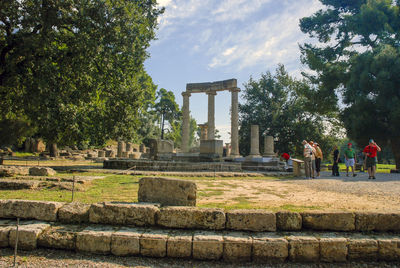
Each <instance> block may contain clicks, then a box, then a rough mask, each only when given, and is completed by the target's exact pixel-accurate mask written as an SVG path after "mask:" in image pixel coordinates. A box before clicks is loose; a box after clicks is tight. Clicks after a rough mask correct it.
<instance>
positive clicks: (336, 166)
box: [332, 145, 340, 177]
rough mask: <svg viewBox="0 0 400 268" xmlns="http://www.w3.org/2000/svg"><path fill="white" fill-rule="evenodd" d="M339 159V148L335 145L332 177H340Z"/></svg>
mask: <svg viewBox="0 0 400 268" xmlns="http://www.w3.org/2000/svg"><path fill="white" fill-rule="evenodd" d="M339 157H340V152H339V149H338V147H337V146H336V145H335V146H334V147H333V166H332V176H336V177H339Z"/></svg>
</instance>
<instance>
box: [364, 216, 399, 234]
mask: <svg viewBox="0 0 400 268" xmlns="http://www.w3.org/2000/svg"><path fill="white" fill-rule="evenodd" d="M356 230H357V231H383V232H387V231H395V232H396V231H400V213H375V212H359V213H356Z"/></svg>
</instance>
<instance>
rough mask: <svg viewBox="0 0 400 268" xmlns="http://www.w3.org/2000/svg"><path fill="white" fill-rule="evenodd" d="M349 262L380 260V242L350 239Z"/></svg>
mask: <svg viewBox="0 0 400 268" xmlns="http://www.w3.org/2000/svg"><path fill="white" fill-rule="evenodd" d="M348 248H349V253H348V259H349V260H363V261H376V260H377V258H378V241H376V240H375V239H370V238H363V237H361V236H360V237H350V238H349V243H348Z"/></svg>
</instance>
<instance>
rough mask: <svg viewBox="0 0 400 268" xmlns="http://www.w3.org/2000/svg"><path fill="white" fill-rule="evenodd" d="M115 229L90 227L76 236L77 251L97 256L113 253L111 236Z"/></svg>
mask: <svg viewBox="0 0 400 268" xmlns="http://www.w3.org/2000/svg"><path fill="white" fill-rule="evenodd" d="M114 231H115V229H114V228H112V227H110V226H89V227H87V228H85V229H84V230H83V231H82V232H79V233H77V236H76V250H78V251H83V252H90V253H95V254H108V253H110V251H111V236H112V234H113V233H114Z"/></svg>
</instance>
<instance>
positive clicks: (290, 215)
mask: <svg viewBox="0 0 400 268" xmlns="http://www.w3.org/2000/svg"><path fill="white" fill-rule="evenodd" d="M302 224H303V220H302V217H301V214H300V213H298V212H290V211H279V212H277V213H276V228H277V229H278V230H281V231H298V230H301V227H302Z"/></svg>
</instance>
